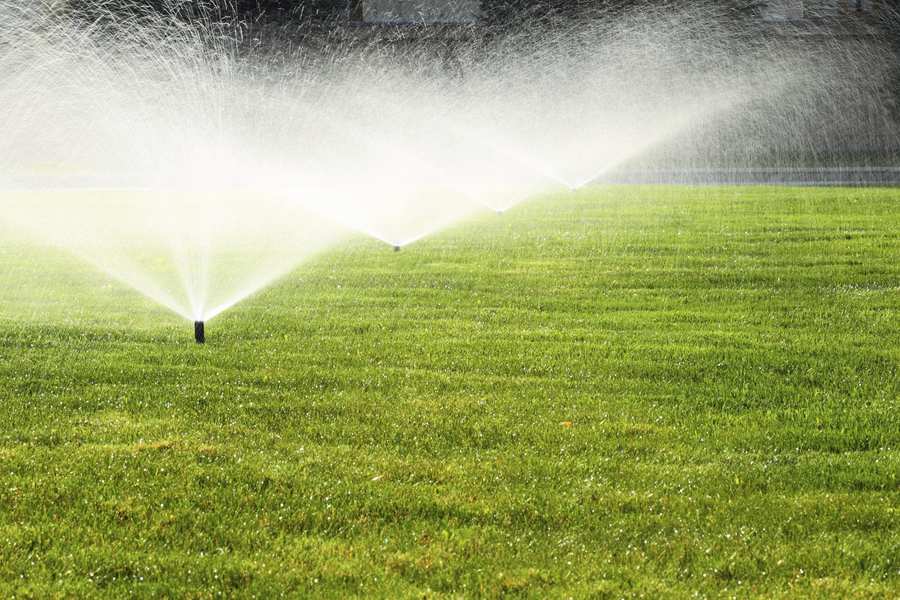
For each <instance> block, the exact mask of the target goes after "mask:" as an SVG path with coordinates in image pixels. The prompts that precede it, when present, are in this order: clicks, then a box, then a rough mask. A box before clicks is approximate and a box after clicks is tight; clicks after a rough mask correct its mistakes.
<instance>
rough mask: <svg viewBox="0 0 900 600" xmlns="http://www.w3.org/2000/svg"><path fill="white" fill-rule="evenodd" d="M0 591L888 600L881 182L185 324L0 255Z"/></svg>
mask: <svg viewBox="0 0 900 600" xmlns="http://www.w3.org/2000/svg"><path fill="white" fill-rule="evenodd" d="M0 269H2V270H0V283H2V287H3V289H2V290H0V425H2V428H0V596H2V597H10V596H13V595H16V596H23V597H27V596H35V597H47V596H54V595H56V596H73V597H75V596H77V597H90V596H120V597H124V596H133V595H135V596H145V597H159V596H188V597H213V596H217V595H226V596H232V595H240V596H254V595H255V596H257V597H261V598H264V597H272V596H275V595H278V594H281V593H284V594H286V595H289V596H323V597H347V596H354V595H359V596H366V597H372V596H374V597H391V598H398V597H459V596H489V597H496V596H503V595H506V594H510V595H520V596H529V597H536V598H548V597H549V598H553V597H560V598H562V597H596V598H605V597H610V598H618V597H623V596H624V597H632V596H644V597H648V598H659V597H688V596H691V595H693V594H695V593H697V594H698V595H700V596H715V597H718V596H729V597H730V596H736V597H754V596H758V597H765V598H779V597H833V598H846V597H861V598H862V597H872V598H883V597H896V596H898V595H900V190H876V189H864V190H847V189H830V190H812V189H809V190H806V189H804V190H801V189H774V188H700V189H697V188H695V189H677V188H664V187H659V188H598V189H592V190H586V191H583V192H581V193H578V194H573V195H566V196H559V197H548V198H543V199H539V200H535V201H533V202H531V203H528V204H525V205H522V206H520V207H519V208H517V209H514V210H513V211H511V212H509V213H507V214H505V215H503V216H501V217H498V216H494V215H490V216H484V217H482V218H478V219H476V220H473V221H472V222H469V223H465V224H463V225H461V226H459V227H457V228H454V229H452V230H449V231H446V232H444V233H442V234H440V235H438V236H435V237H433V238H430V239H428V240H425V241H423V242H421V243H419V244H416V245H413V246H411V247H409V248H408V249H405V250H404V251H403V252H401V253H400V254H395V253H393V252H391V250H390V248H388V247H386V246H382V245H379V244H377V243H375V242H370V241H367V240H356V241H354V242H353V243H351V244H350V245H348V246H344V247H341V248H338V249H335V250H333V251H330V252H328V253H326V254H324V255H322V256H320V257H318V258H317V259H316V260H314V261H312V262H311V263H308V264H306V265H304V266H302V267H301V268H299V269H298V270H297V271H296V272H295V273H293V274H292V275H291V276H290V277H288V278H287V279H285V280H284V281H282V282H281V283H279V284H278V285H276V286H274V287H273V288H270V289H269V290H267V291H265V292H263V293H261V294H259V295H258V296H256V297H254V298H252V299H250V300H248V301H246V302H245V303H243V304H241V305H239V306H238V307H236V308H235V309H233V310H231V311H230V312H228V313H226V314H224V315H223V316H221V317H220V318H218V319H216V320H214V321H213V322H211V323H209V324H208V325H207V335H208V339H209V344H207V345H206V346H205V347H196V346H195V345H194V344H193V343H192V337H191V336H192V330H191V327H190V325H189V324H188V323H186V322H183V321H181V320H179V319H178V318H176V317H172V316H170V315H169V314H167V313H166V312H165V311H163V310H162V309H159V308H157V307H155V306H153V305H151V304H149V303H147V302H146V301H145V300H143V299H142V298H140V297H138V296H137V295H135V294H133V293H131V292H130V291H128V290H127V289H124V288H122V287H120V286H118V285H117V284H111V283H109V282H107V281H106V280H104V279H103V278H102V277H101V276H99V275H97V274H95V273H93V272H92V271H90V269H88V268H86V267H83V266H81V265H80V264H79V263H78V262H77V261H75V260H72V259H69V258H67V257H65V256H64V255H62V254H57V253H53V252H51V251H46V250H38V249H34V248H28V247H26V246H24V245H22V244H19V243H8V244H6V245H3V246H0Z"/></svg>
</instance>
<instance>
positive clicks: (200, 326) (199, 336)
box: [194, 321, 206, 344]
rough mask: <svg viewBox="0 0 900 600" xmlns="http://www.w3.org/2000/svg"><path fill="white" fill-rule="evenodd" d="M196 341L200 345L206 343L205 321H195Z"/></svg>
mask: <svg viewBox="0 0 900 600" xmlns="http://www.w3.org/2000/svg"><path fill="white" fill-rule="evenodd" d="M194 339H195V340H197V343H198V344H205V343H206V331H205V326H204V323H203V321H194Z"/></svg>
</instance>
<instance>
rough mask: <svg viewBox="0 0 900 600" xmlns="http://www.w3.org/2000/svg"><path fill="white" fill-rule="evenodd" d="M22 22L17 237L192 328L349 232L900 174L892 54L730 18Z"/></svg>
mask: <svg viewBox="0 0 900 600" xmlns="http://www.w3.org/2000/svg"><path fill="white" fill-rule="evenodd" d="M24 4H25V6H22V5H23V3H22V2H19V1H18V0H0V106H3V111H2V112H0V131H2V132H3V135H2V136H0V190H2V191H0V218H2V219H4V220H7V221H9V222H11V223H13V224H14V226H15V227H16V228H17V229H19V230H21V231H25V232H29V233H30V234H32V235H33V236H34V237H35V238H37V239H39V240H41V241H43V242H45V243H49V244H52V245H55V246H58V247H61V248H64V249H65V250H67V251H69V252H72V253H73V254H75V255H77V256H80V257H82V258H83V259H85V260H86V261H88V262H90V263H91V264H92V265H94V266H96V267H97V268H98V269H101V270H102V271H104V272H106V273H107V274H109V275H110V276H112V277H114V278H116V279H118V280H120V281H122V282H124V283H126V284H127V285H129V286H131V287H132V288H134V289H135V290H137V291H139V292H140V293H142V294H144V295H146V296H147V297H149V298H152V299H153V300H155V301H156V302H158V303H160V304H161V305H163V306H166V307H168V308H169V309H171V310H172V311H174V312H176V313H177V314H179V315H181V316H183V317H184V318H186V319H189V320H192V321H206V320H209V319H211V318H213V317H215V316H216V315H218V314H220V313H221V312H222V311H224V310H227V309H228V308H230V307H231V306H233V305H235V304H236V303H238V302H240V301H241V300H242V299H244V298H246V297H248V296H250V295H252V294H253V293H255V292H256V291H258V290H260V289H262V288H264V287H265V286H267V285H269V284H270V283H272V282H273V281H275V280H277V279H278V278H279V277H281V276H283V275H284V274H285V273H287V272H289V271H290V270H291V269H292V268H294V267H295V266H296V265H297V264H299V263H300V262H301V261H303V260H305V259H307V258H308V257H310V256H312V255H314V254H315V253H317V252H319V251H321V250H322V249H324V248H327V247H329V246H332V245H334V244H337V243H339V242H340V241H341V240H343V239H345V238H346V237H347V235H348V234H349V233H352V232H362V233H365V234H368V235H371V236H373V237H375V238H377V239H379V240H382V241H384V242H385V243H387V244H389V245H392V246H395V247H401V246H404V245H407V244H410V243H412V242H414V241H416V240H420V239H422V238H423V237H426V236H428V235H430V234H432V233H434V232H436V231H439V230H441V229H442V228H444V227H447V226H448V225H450V224H452V223H456V222H459V221H460V220H462V219H465V218H467V217H469V216H470V215H472V214H474V213H477V212H478V211H482V210H485V209H490V210H494V211H500V212H502V211H504V210H507V209H509V208H511V207H513V206H515V205H516V204H517V203H519V202H522V201H523V200H525V199H527V198H529V197H532V196H534V195H535V194H538V193H542V192H546V191H552V190H562V189H575V188H579V187H581V186H583V185H586V184H588V183H591V182H594V181H596V180H598V179H604V178H607V179H609V178H613V179H614V178H615V177H616V176H617V175H616V174H617V173H618V174H621V173H622V172H626V171H628V170H629V169H630V170H631V171H635V170H638V171H639V170H641V169H644V170H656V171H657V172H658V171H659V169H661V168H668V169H670V170H675V171H678V172H682V173H688V172H691V170H692V169H697V168H698V167H716V168H724V169H741V168H747V167H748V166H749V165H752V166H754V167H778V168H788V167H796V168H799V167H801V166H810V165H813V166H817V167H827V166H829V165H831V164H832V163H834V164H837V163H841V162H842V161H844V162H845V161H846V160H847V153H848V152H849V153H852V154H853V156H854V157H855V160H857V161H859V160H864V161H867V162H866V164H876V163H877V164H879V165H883V164H895V162H896V160H895V157H896V140H897V139H898V138H900V136H898V135H897V133H898V128H897V126H896V119H895V118H894V117H895V115H893V113H892V110H891V103H890V101H889V100H888V99H887V97H886V95H885V93H884V90H885V82H886V81H888V80H889V78H890V77H891V73H890V72H889V71H888V69H887V68H886V67H885V65H889V64H891V63H890V61H889V60H888V59H887V58H888V56H889V50H888V48H887V46H886V45H884V44H883V43H882V42H881V41H880V40H879V39H878V37H877V36H874V35H869V34H871V33H872V32H871V31H866V32H863V33H865V35H863V34H860V33H859V32H857V34H856V35H854V36H837V35H832V36H824V37H823V38H822V39H821V40H820V42H819V43H818V44H817V45H816V46H815V49H816V51H815V52H809V51H807V50H806V49H805V48H804V47H801V46H800V45H799V44H798V43H797V42H795V41H791V40H790V39H788V38H785V39H780V40H773V39H771V38H767V37H760V35H759V32H758V31H757V29H756V27H757V25H752V24H750V23H749V22H744V21H740V20H736V19H735V18H734V16H733V15H728V14H724V12H723V10H721V9H717V8H716V6H717V3H696V4H695V5H694V6H693V7H692V8H689V9H681V10H678V11H675V10H673V9H672V8H671V7H669V8H666V9H665V10H663V9H657V8H652V6H651V5H649V4H648V5H640V6H638V7H637V8H635V9H633V10H631V11H630V12H624V13H617V14H615V15H610V14H593V15H590V14H586V15H583V16H582V18H580V19H577V20H574V21H571V22H567V23H566V25H565V26H564V27H563V26H560V25H559V24H558V23H557V24H555V25H554V26H552V27H548V26H547V25H546V23H545V22H543V21H533V22H532V21H524V22H522V23H518V24H517V27H512V28H508V29H505V30H503V31H499V30H492V29H490V28H484V29H483V30H478V31H474V32H469V33H468V34H467V35H468V37H466V38H464V39H453V40H451V41H448V40H447V39H446V35H447V34H446V33H445V32H441V31H437V30H436V31H429V30H424V31H422V30H420V31H417V32H416V35H415V38H414V39H410V37H409V36H406V37H404V38H403V39H402V40H398V38H397V37H396V35H394V34H391V35H387V34H385V36H384V37H379V36H377V35H375V36H373V37H372V38H371V39H369V40H368V41H365V42H363V41H360V40H359V39H356V38H352V37H350V36H346V35H345V36H339V35H333V34H332V35H328V36H323V35H322V34H313V33H311V34H308V35H307V36H306V37H303V36H301V38H302V39H300V40H299V41H300V43H292V44H291V45H287V44H281V45H279V44H275V43H271V44H265V43H262V42H259V41H258V40H257V38H255V37H252V36H249V35H248V31H247V29H246V27H245V26H244V25H242V24H241V23H239V22H235V21H233V20H230V19H226V18H223V17H221V14H220V13H219V12H217V11H216V10H215V5H214V4H212V3H210V4H204V3H203V2H200V3H196V2H195V3H189V5H190V7H191V10H192V11H193V12H192V13H191V18H185V16H184V11H185V6H186V5H185V4H184V3H173V4H172V5H171V7H170V8H169V10H163V11H158V10H150V9H147V8H141V4H140V3H135V4H134V6H131V7H129V8H128V9H127V10H125V9H123V8H122V7H121V4H122V3H121V2H120V3H118V7H117V8H116V9H113V8H111V5H110V6H107V4H106V3H105V2H104V1H103V0H97V1H96V2H94V3H92V4H91V8H90V11H84V10H76V9H73V8H66V7H65V5H64V4H60V3H44V2H35V3H24ZM254 35H255V34H254ZM392 35H393V37H392ZM250 38H252V39H250ZM401 42H402V43H401ZM451 42H452V43H451ZM448 56H449V57H450V59H448ZM848 149H849V150H848ZM861 157H862V158H861Z"/></svg>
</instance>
